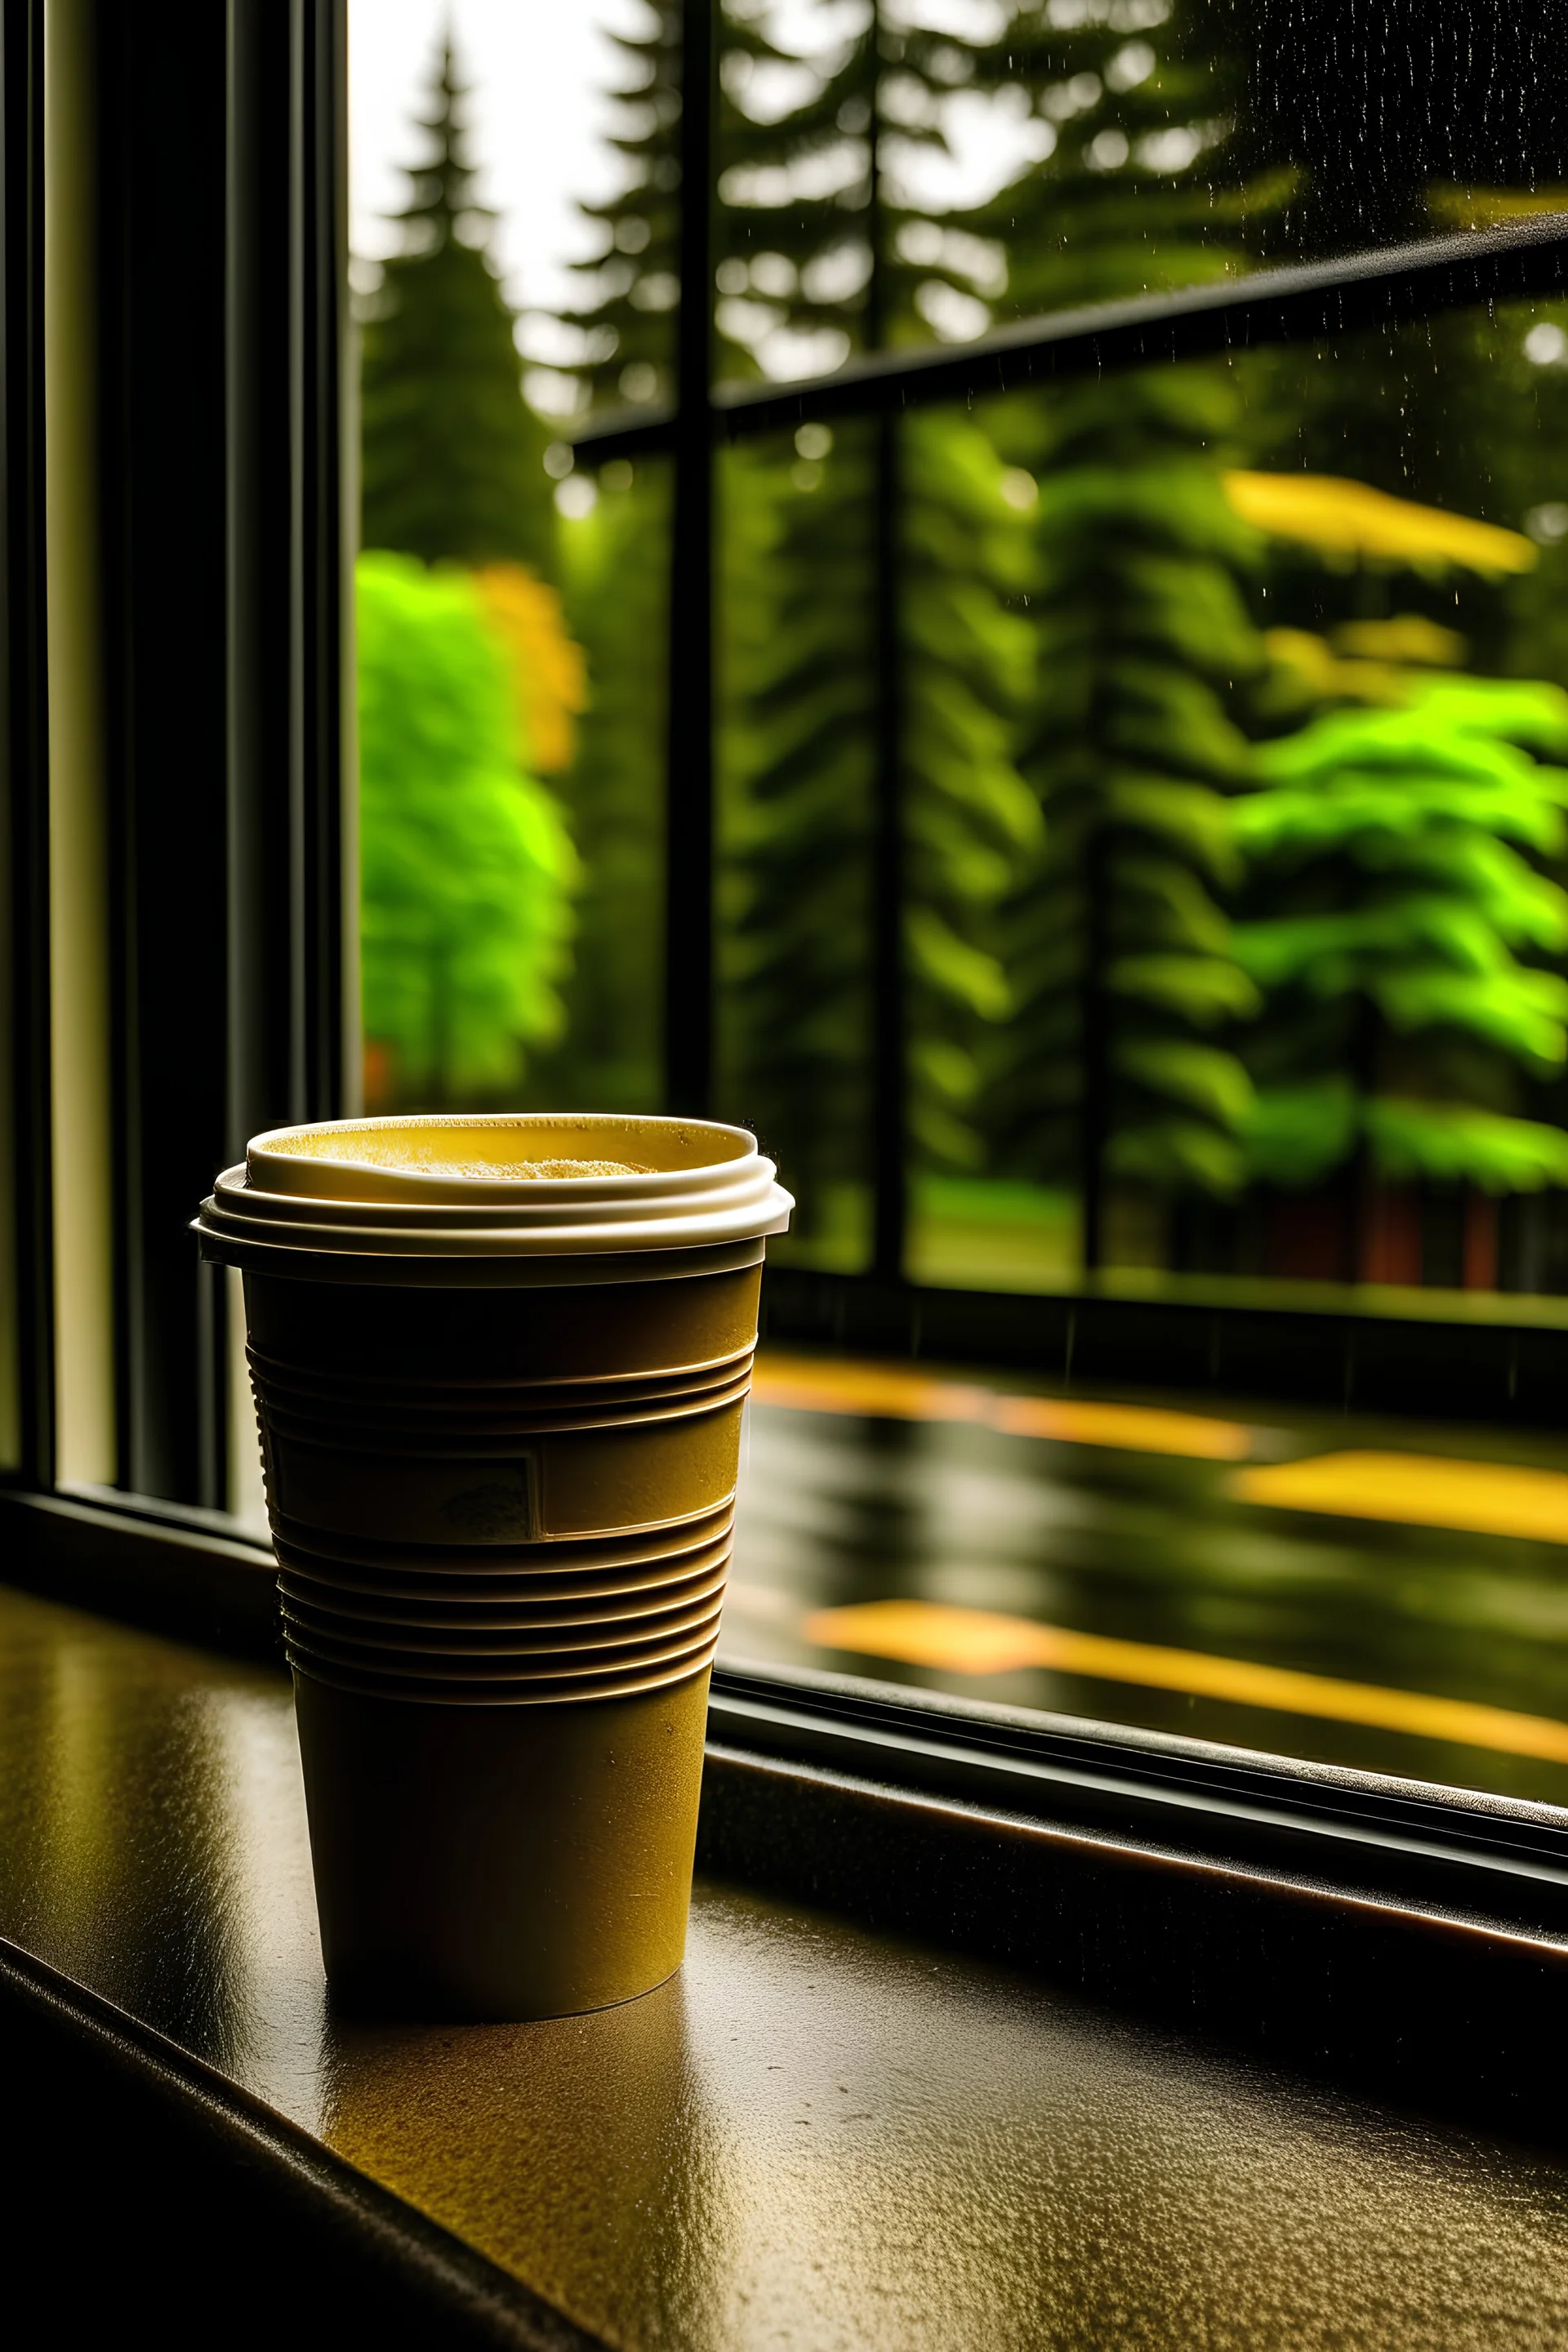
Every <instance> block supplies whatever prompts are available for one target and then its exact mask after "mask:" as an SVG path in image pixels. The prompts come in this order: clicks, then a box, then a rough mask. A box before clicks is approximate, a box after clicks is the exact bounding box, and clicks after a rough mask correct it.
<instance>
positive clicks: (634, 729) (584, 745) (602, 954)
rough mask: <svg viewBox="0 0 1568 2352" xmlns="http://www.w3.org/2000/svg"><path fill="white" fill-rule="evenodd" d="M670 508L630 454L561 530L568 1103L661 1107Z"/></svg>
mask: <svg viewBox="0 0 1568 2352" xmlns="http://www.w3.org/2000/svg"><path fill="white" fill-rule="evenodd" d="M609 470H610V469H608V468H606V471H607V472H608V471H609ZM668 518H669V502H668V477H666V476H664V475H663V474H662V473H660V472H658V471H657V470H656V469H654V468H651V467H638V469H637V473H636V475H635V477H633V476H632V474H631V469H630V467H622V468H621V469H619V471H618V472H617V473H616V475H615V477H614V478H613V479H612V481H611V482H609V483H607V484H606V485H605V488H604V489H603V490H602V492H601V495H600V498H599V501H598V504H597V506H596V507H595V509H594V510H593V512H592V513H591V514H589V515H587V516H585V517H583V518H580V519H579V520H574V521H572V522H569V523H567V524H565V525H564V526H563V531H562V575H563V589H564V593H565V604H566V616H567V619H568V622H569V623H570V625H571V626H572V629H573V631H574V635H576V636H577V637H578V638H579V639H580V640H581V642H582V643H583V645H584V647H585V649H586V653H587V659H588V685H589V700H588V707H587V709H586V711H585V712H584V717H583V719H582V723H581V727H580V730H579V734H578V746H577V756H576V759H575V761H574V764H573V768H572V772H571V774H570V776H569V777H567V778H566V779H564V780H563V786H562V793H563V800H564V802H565V804H566V809H567V814H568V817H569V821H570V824H571V827H572V837H573V839H574V842H575V843H576V845H577V849H578V852H579V855H580V856H581V858H582V861H583V885H582V894H581V898H580V899H579V903H578V921H577V952H576V960H575V964H574V970H573V973H572V977H571V980H570V982H569V983H568V986H567V991H566V999H567V1022H566V1028H565V1034H564V1042H563V1045H562V1047H561V1049H560V1050H559V1052H558V1053H556V1054H555V1055H552V1057H551V1059H550V1060H549V1061H548V1062H546V1063H542V1064H541V1065H540V1066H539V1070H538V1074H537V1077H536V1081H535V1085H534V1092H535V1093H536V1095H537V1096H538V1097H539V1099H540V1100H541V1101H543V1100H544V1099H545V1098H546V1097H548V1098H549V1100H550V1101H552V1102H554V1103H558V1104H563V1105H565V1106H566V1107H569V1108H582V1109H595V1108H597V1109H605V1110H626V1111H651V1110H657V1109H658V1107H659V1097H660V1087H661V1052H660V1033H659V1021H660V1003H661V992H660V986H659V960H660V945H661V940H662V937H663V890H662V880H663V856H662V824H663V808H664V802H663V793H662V760H661V751H660V747H661V744H662V742H663V737H664V709H665V671H664V649H665V644H666V614H665V607H666V602H667V598H668V584H669V569H668V559H667V556H666V552H665V551H666V548H667V545H668V529H669V520H668Z"/></svg>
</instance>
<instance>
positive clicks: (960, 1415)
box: [752, 1349, 1252, 1462]
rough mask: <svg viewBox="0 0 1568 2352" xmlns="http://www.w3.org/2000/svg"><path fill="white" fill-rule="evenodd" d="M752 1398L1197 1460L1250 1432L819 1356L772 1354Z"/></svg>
mask: <svg viewBox="0 0 1568 2352" xmlns="http://www.w3.org/2000/svg"><path fill="white" fill-rule="evenodd" d="M752 1395H753V1396H754V1397H755V1398H756V1400H757V1402H758V1403H759V1404H778V1405H789V1406H794V1407H795V1409H796V1410H797V1411H800V1412H848V1413H867V1414H870V1415H872V1416H874V1417H876V1418H878V1419H880V1420H884V1421H973V1422H981V1423H988V1424H989V1426H990V1427H992V1428H993V1429H1002V1430H1006V1431H1007V1432H1008V1433H1010V1434H1011V1435H1013V1436H1016V1437H1051V1438H1055V1439H1057V1440H1058V1442H1059V1443H1062V1444H1069V1445H1109V1446H1116V1447H1119V1448H1121V1449H1122V1450H1123V1451H1125V1452H1128V1453H1133V1454H1190V1455H1193V1456H1194V1457H1195V1458H1197V1459H1199V1460H1202V1461H1207V1462H1240V1461H1243V1460H1245V1458H1246V1456H1247V1452H1248V1450H1249V1448H1250V1446H1251V1443H1252V1432H1251V1430H1250V1429H1248V1428H1247V1426H1246V1424H1245V1423H1241V1422H1238V1421H1216V1420H1213V1419H1210V1418H1209V1417H1208V1416H1207V1415H1206V1414H1204V1413H1196V1412H1165V1411H1163V1409H1161V1408H1160V1407H1157V1406H1152V1405H1131V1404H1090V1403H1083V1402H1079V1401H1078V1400H1077V1399H1076V1398H1067V1397H1040V1396H1018V1395H1008V1394H1005V1393H1003V1392H1001V1391H998V1390H995V1389H991V1388H984V1387H982V1386H981V1385H979V1384H978V1383H974V1384H971V1383H969V1382H966V1381H944V1380H940V1379H937V1378H936V1377H935V1376H934V1375H932V1374H931V1373H930V1372H920V1371H915V1370H911V1369H906V1368H905V1367H904V1366H902V1365H900V1364H857V1363H843V1362H836V1361H819V1360H816V1358H813V1357H810V1356H786V1355H783V1354H777V1353H774V1352H773V1350H771V1349H770V1350H769V1352H768V1353H767V1354H766V1355H764V1356H763V1357H760V1358H759V1360H758V1362H757V1368H756V1372H755V1374H754V1376H753V1379H752Z"/></svg>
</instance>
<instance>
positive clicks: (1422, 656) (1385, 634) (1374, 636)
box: [1333, 613, 1470, 669]
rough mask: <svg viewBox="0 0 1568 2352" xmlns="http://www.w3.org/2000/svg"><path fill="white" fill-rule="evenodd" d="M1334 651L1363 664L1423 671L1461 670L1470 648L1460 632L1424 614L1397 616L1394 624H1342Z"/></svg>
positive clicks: (1335, 636) (1335, 635)
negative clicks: (1393, 664)
mask: <svg viewBox="0 0 1568 2352" xmlns="http://www.w3.org/2000/svg"><path fill="white" fill-rule="evenodd" d="M1333 641H1334V647H1335V650H1336V651H1337V652H1339V653H1342V654H1351V655H1353V656H1356V658H1358V659H1359V660H1362V661H1389V662H1415V663H1418V664H1419V665H1420V666H1421V667H1423V668H1424V669H1460V668H1462V667H1463V666H1464V661H1465V656H1466V655H1467V654H1468V652H1469V650H1470V649H1469V646H1468V645H1467V644H1466V642H1465V640H1464V638H1463V637H1462V636H1461V635H1459V632H1458V629H1446V628H1445V627H1444V626H1443V625H1442V623H1441V621H1429V620H1428V619H1427V618H1426V614H1425V613H1396V614H1394V618H1393V619H1392V620H1391V621H1342V622H1341V623H1340V625H1339V627H1338V628H1337V629H1335V630H1334V631H1333Z"/></svg>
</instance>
